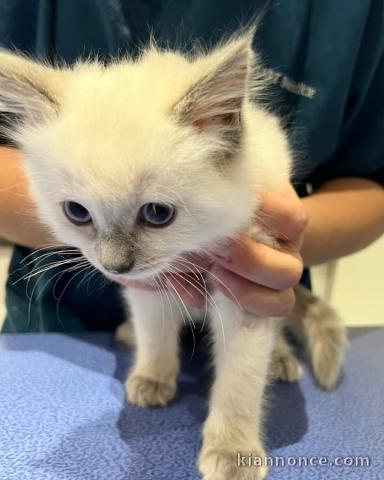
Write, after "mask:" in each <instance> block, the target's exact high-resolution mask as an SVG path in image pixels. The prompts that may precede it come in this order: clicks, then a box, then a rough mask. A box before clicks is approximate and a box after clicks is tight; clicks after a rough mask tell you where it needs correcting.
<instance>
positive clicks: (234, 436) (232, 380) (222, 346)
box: [199, 292, 275, 480]
mask: <svg viewBox="0 0 384 480" xmlns="http://www.w3.org/2000/svg"><path fill="white" fill-rule="evenodd" d="M214 297H215V300H216V303H217V304H218V307H219V309H220V315H219V314H218V313H217V312H214V311H213V312H211V316H212V322H211V323H212V331H213V337H214V358H215V368H216V379H215V382H214V385H213V387H212V392H211V401H210V406H209V415H208V418H207V420H206V422H205V425H204V429H203V445H202V449H201V453H200V457H199V469H200V472H201V473H202V475H203V480H262V479H263V478H265V476H266V475H267V468H266V466H265V461H264V458H265V453H264V448H263V444H262V440H261V432H260V430H261V422H262V413H263V412H262V408H263V394H264V388H265V384H266V381H267V374H268V369H269V361H270V356H271V353H272V348H273V333H274V328H275V326H274V322H275V320H273V319H266V320H264V319H251V318H247V315H248V314H246V313H245V312H244V311H242V310H241V309H240V308H239V307H238V306H237V305H235V304H234V303H232V302H231V301H230V300H228V299H226V298H225V297H224V296H222V295H221V294H220V293H218V292H216V293H215V294H214ZM247 320H248V321H249V322H248V324H247V325H248V326H247V325H246V322H247ZM250 456H251V457H252V459H255V462H256V465H255V464H252V465H244V464H243V459H244V458H247V459H248V458H250ZM258 462H260V464H259V465H257V463H258Z"/></svg>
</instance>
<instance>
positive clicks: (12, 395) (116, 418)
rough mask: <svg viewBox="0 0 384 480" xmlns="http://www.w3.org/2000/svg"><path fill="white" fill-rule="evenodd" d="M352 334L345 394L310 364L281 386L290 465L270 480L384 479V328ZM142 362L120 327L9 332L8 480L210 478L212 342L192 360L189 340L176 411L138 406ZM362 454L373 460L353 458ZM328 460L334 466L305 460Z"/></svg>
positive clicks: (0, 351) (1, 447)
mask: <svg viewBox="0 0 384 480" xmlns="http://www.w3.org/2000/svg"><path fill="white" fill-rule="evenodd" d="M351 335H352V337H353V338H352V339H351V346H350V348H349V350H348V354H347V360H346V365H345V371H344V376H343V379H342V381H341V384H340V386H339V388H338V389H337V390H336V391H335V392H333V393H325V392H321V391H319V390H318V389H316V388H315V387H314V386H313V383H312V379H311V376H310V375H309V374H308V372H307V371H305V374H304V378H303V379H302V381H301V382H300V384H292V385H286V384H276V385H273V386H272V387H271V388H270V389H269V393H268V397H269V409H268V419H267V421H266V425H265V434H266V441H267V445H268V450H269V453H270V454H271V456H272V459H273V458H275V462H278V460H277V458H276V457H279V458H280V457H282V458H283V460H284V459H285V462H286V465H285V466H282V465H281V464H280V465H278V466H275V467H273V468H272V470H271V473H270V477H269V478H270V480H278V479H284V480H291V479H292V480H293V479H294V480H301V479H305V480H308V479H311V480H317V479H326V480H340V479H344V478H348V479H356V480H362V479H364V480H370V479H372V480H373V479H375V480H376V479H377V480H379V479H384V375H383V365H384V350H383V345H384V329H371V330H365V331H360V330H356V331H351ZM130 361H131V358H130V354H129V353H128V352H127V351H126V350H125V349H124V347H122V346H119V345H117V344H116V343H115V342H114V341H113V339H112V336H111V335H110V334H90V335H78V336H66V335H59V334H42V335H40V334H30V335H3V336H0V422H1V423H0V479H1V480H59V479H60V480H70V479H73V480H75V479H76V480H127V479H133V480H147V479H155V480H172V479H176V480H198V478H199V476H198V473H197V471H196V468H195V461H196V457H197V453H198V450H199V446H200V429H201V424H202V422H203V420H204V418H205V416H206V413H207V392H208V384H209V376H210V374H209V371H207V367H206V358H205V353H204V342H203V341H200V342H199V345H198V347H197V350H196V352H195V354H194V356H193V358H192V359H191V349H190V346H189V345H187V348H186V351H185V353H184V360H183V368H182V374H181V376H180V381H179V395H178V397H177V399H176V401H175V402H174V403H173V404H172V405H170V406H169V407H166V408H156V409H152V410H142V409H139V408H136V407H134V406H131V405H127V404H126V402H125V399H124V389H123V384H122V382H123V379H124V377H125V373H126V370H127V369H128V367H129V365H130ZM356 456H358V457H369V463H370V466H366V464H367V462H368V461H367V460H366V459H362V460H361V461H362V463H363V466H357V465H351V466H350V465H349V464H350V463H355V460H354V459H351V458H350V457H356ZM299 457H301V458H302V460H300V459H299ZM303 457H306V459H307V460H304V459H303ZM320 457H324V458H325V460H323V461H324V462H326V463H327V465H323V466H319V465H313V466H301V467H299V466H298V464H299V462H300V461H301V462H305V461H307V462H308V461H309V460H308V459H309V458H315V460H313V461H315V462H317V463H318V459H319V458H320ZM336 457H343V459H342V460H340V459H338V460H336V461H337V462H339V461H341V462H342V463H344V464H343V465H342V466H336V465H335V464H333V465H332V462H333V463H335V459H336ZM345 457H348V458H345ZM280 461H282V460H280ZM359 462H360V460H358V461H357V463H359ZM288 463H289V465H288ZM245 468H247V467H245ZM250 468H254V467H250Z"/></svg>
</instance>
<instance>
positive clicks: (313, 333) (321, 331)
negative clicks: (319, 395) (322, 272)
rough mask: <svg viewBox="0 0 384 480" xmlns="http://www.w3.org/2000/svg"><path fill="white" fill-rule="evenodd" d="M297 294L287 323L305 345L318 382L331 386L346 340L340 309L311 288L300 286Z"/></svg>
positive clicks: (338, 374) (339, 365)
mask: <svg viewBox="0 0 384 480" xmlns="http://www.w3.org/2000/svg"><path fill="white" fill-rule="evenodd" d="M295 294H296V305H295V307H294V309H293V311H292V313H291V314H290V315H289V316H288V318H287V319H286V322H287V325H288V327H289V328H290V329H291V330H292V331H293V333H294V334H295V335H296V336H297V337H298V338H299V340H301V341H302V342H303V344H304V345H305V346H306V349H307V354H308V358H309V360H310V363H311V367H312V371H313V375H314V377H315V379H316V381H317V383H318V384H319V386H321V387H322V388H324V389H326V390H330V389H332V388H333V387H334V386H335V385H336V383H337V380H338V378H339V376H340V370H341V365H342V362H343V358H344V351H345V347H346V344H347V336H346V330H345V327H344V325H343V323H342V320H341V318H340V317H339V315H338V314H337V312H336V311H335V310H334V309H333V308H332V307H331V306H330V305H328V304H327V303H326V302H324V301H323V300H321V299H320V298H318V297H316V296H315V295H314V294H313V293H311V292H310V291H309V290H307V289H305V288H303V287H302V286H297V287H296V288H295Z"/></svg>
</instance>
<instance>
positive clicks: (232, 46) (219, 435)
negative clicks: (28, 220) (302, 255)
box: [0, 35, 339, 480]
mask: <svg viewBox="0 0 384 480" xmlns="http://www.w3.org/2000/svg"><path fill="white" fill-rule="evenodd" d="M250 42H251V38H250V36H249V35H245V36H240V37H238V38H235V37H234V38H232V39H230V40H229V41H228V42H226V43H223V44H222V45H220V46H219V47H217V48H216V49H215V50H213V51H212V52H209V53H208V52H206V53H201V54H200V55H197V56H194V57H191V56H189V57H188V56H184V55H181V54H180V53H177V52H169V51H160V50H158V49H157V48H156V47H155V46H151V47H150V48H149V49H147V50H145V51H144V52H143V54H142V56H141V57H140V58H139V59H138V60H137V61H130V60H125V61H122V62H118V63H115V64H112V65H109V66H107V67H104V66H102V65H101V64H99V63H97V62H93V63H79V64H77V65H76V66H75V67H74V68H66V69H62V70H54V69H52V68H49V67H47V66H44V67H43V66H40V65H37V64H34V63H32V62H30V61H29V60H27V59H23V58H19V57H16V56H13V55H10V54H8V53H6V52H1V53H0V110H2V111H4V112H11V113H13V114H16V115H17V120H18V121H17V122H16V123H13V124H11V125H10V126H9V128H8V129H7V130H6V131H5V133H6V134H8V135H9V136H10V137H11V138H12V139H13V141H14V142H16V143H17V145H19V147H20V148H21V149H22V151H23V157H24V165H25V168H26V171H27V173H28V175H29V179H30V182H31V187H32V190H33V194H34V196H35V199H36V202H37V205H38V209H39V213H40V216H41V219H42V220H43V221H44V222H45V223H46V224H47V225H48V226H49V227H50V228H51V229H52V231H53V232H54V233H55V234H56V236H57V237H58V238H59V239H60V241H61V242H63V243H65V244H68V245H74V246H76V247H78V248H79V249H80V250H81V251H82V253H83V254H84V256H85V257H86V258H87V259H88V260H89V261H90V262H91V263H92V264H93V265H94V266H96V268H98V269H100V270H101V271H102V272H104V273H106V274H108V272H106V270H105V268H104V264H105V262H106V261H107V260H110V259H111V258H112V259H114V260H116V258H120V257H121V258H123V257H124V255H125V249H128V247H129V249H130V251H132V250H133V251H134V254H135V266H134V268H133V269H132V271H130V272H129V273H127V274H126V277H127V278H140V279H143V278H151V279H154V281H156V282H160V281H161V275H160V276H159V272H165V271H169V269H170V264H172V265H175V264H177V263H178V262H179V267H184V268H188V269H189V268H193V267H191V266H190V265H188V264H185V261H184V260H181V257H180V256H181V255H182V254H184V253H185V252H191V251H192V252H204V250H205V249H206V248H207V247H209V246H212V245H214V244H215V243H216V242H217V241H220V240H222V239H224V238H229V237H233V236H234V235H236V234H238V233H240V232H247V233H248V234H250V235H251V236H252V237H253V238H255V239H257V240H259V241H263V242H266V243H271V244H272V243H274V240H273V239H272V238H270V237H268V236H267V235H265V234H264V233H263V231H262V229H261V228H260V227H259V226H257V225H255V221H254V216H255V212H256V211H257V208H258V204H259V200H258V192H259V191H261V190H274V191H279V190H280V189H281V188H282V187H283V186H284V184H285V183H286V182H288V181H289V176H290V171H291V154H290V151H289V147H288V142H287V139H286V135H285V134H284V132H283V130H282V129H281V127H280V126H279V122H278V120H277V119H276V118H275V117H274V116H273V115H271V114H270V113H268V112H267V111H266V110H264V109H263V108H261V107H260V106H259V105H258V104H257V103H251V102H250V99H249V98H250V95H251V94H252V95H256V97H257V94H258V92H259V91H260V88H261V87H262V86H263V85H262V82H260V80H258V79H257V75H254V72H255V71H256V72H257V68H258V65H257V60H256V59H255V56H254V54H253V53H252V50H251V46H250ZM67 200H71V201H76V202H78V203H81V204H82V205H84V206H85V207H86V208H87V209H88V210H89V211H90V212H91V214H92V217H93V225H91V226H86V227H84V226H83V227H78V226H75V225H73V224H71V223H69V222H68V220H67V219H66V218H65V216H64V214H63V212H62V208H61V205H62V203H63V202H64V201H67ZM146 202H159V203H166V204H167V203H171V204H173V205H174V206H176V208H177V217H176V220H175V221H174V222H173V223H172V224H171V225H170V226H169V227H167V228H163V229H149V228H143V227H140V226H139V225H138V224H137V220H136V219H137V211H138V209H139V208H140V206H141V205H143V204H144V203H146ZM175 275H177V274H175ZM124 297H125V298H126V299H127V301H128V302H129V304H130V307H131V309H132V322H133V325H134V331H135V337H136V343H137V351H136V361H135V364H134V367H133V369H132V371H131V372H130V376H129V378H128V379H127V382H126V390H127V396H128V399H129V400H130V401H131V402H133V403H136V404H137V405H140V406H143V407H146V406H151V405H165V404H166V403H168V402H169V401H170V400H172V398H173V397H174V395H175V393H176V378H177V373H178V371H179V360H178V334H179V330H180V327H181V325H182V321H183V318H182V317H183V316H184V317H185V316H186V315H184V313H185V312H184V311H183V308H184V306H182V305H181V304H180V301H179V298H178V296H177V294H176V293H175V292H173V291H172V289H171V290H170V291H169V292H168V293H167V292H164V293H158V292H152V291H145V290H139V289H135V288H128V289H125V290H124ZM209 311H210V328H211V330H212V337H213V341H214V346H213V355H214V363H215V369H216V376H215V382H214V385H213V387H212V393H211V401H210V408H209V415H208V418H207V420H206V422H205V425H204V429H203V446H202V450H201V453H200V457H199V469H200V472H201V474H202V476H203V479H204V480H236V479H252V480H256V479H261V478H264V476H265V475H266V470H265V469H255V468H252V469H244V468H237V464H236V458H237V453H238V452H241V453H243V454H248V453H250V452H253V453H254V454H255V455H260V456H263V455H264V449H263V443H262V435H261V423H262V418H263V392H264V388H265V385H266V382H267V378H268V371H269V368H270V361H271V358H272V351H273V348H274V335H275V326H276V320H275V319H268V318H266V319H258V320H257V321H254V320H252V318H249V317H250V314H248V313H246V312H245V311H243V309H242V308H241V307H239V306H238V305H237V304H236V302H233V301H230V300H229V299H227V298H226V297H224V296H223V295H222V294H220V293H218V292H214V293H213V296H212V298H210V299H209ZM276 345H277V350H276V351H277V353H276V354H275V357H274V358H276V359H278V362H280V367H281V366H282V368H283V370H284V365H285V359H286V358H289V359H290V360H292V358H293V359H294V357H293V355H292V357H290V355H289V353H290V351H289V350H287V349H288V347H287V345H286V342H285V341H284V340H283V337H282V335H281V331H280V329H278V341H277V343H276ZM279 346H280V347H281V348H280V347H279ZM279 352H280V353H279ZM287 352H288V354H287ZM315 358H316V360H315V361H316V362H319V361H320V360H319V359H318V358H319V357H318V355H317V356H316V357H315ZM330 362H331V363H332V359H330ZM328 363H329V362H328ZM338 367H339V365H338ZM336 373H338V368H337V369H336ZM277 376H279V377H284V374H280V375H277ZM295 378H297V376H296V377H295ZM288 379H291V380H292V378H288ZM332 382H334V378H333V377H332ZM327 386H331V385H327Z"/></svg>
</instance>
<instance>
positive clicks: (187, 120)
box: [173, 35, 253, 145]
mask: <svg viewBox="0 0 384 480" xmlns="http://www.w3.org/2000/svg"><path fill="white" fill-rule="evenodd" d="M251 43H252V37H251V35H246V36H243V37H240V38H239V39H236V40H232V41H230V42H228V43H227V44H226V45H224V46H223V47H221V48H218V49H216V50H215V51H213V53H212V54H210V55H209V56H208V57H207V58H204V59H203V60H197V62H199V61H204V62H206V65H207V69H208V72H207V74H206V75H205V76H204V77H203V78H201V79H199V80H198V81H197V83H195V85H193V86H192V87H191V88H190V89H189V91H188V92H187V93H186V95H184V96H183V98H182V99H181V100H179V101H178V102H177V104H176V105H175V106H174V108H173V112H174V114H175V115H176V119H177V121H178V122H179V123H182V124H184V125H190V126H195V127H196V128H197V129H200V130H201V131H208V130H209V131H210V132H213V133H216V134H217V135H219V136H221V137H223V139H225V140H227V141H228V142H229V144H232V145H237V144H238V143H239V140H240V136H241V118H240V117H241V109H242V105H243V102H244V99H245V97H246V96H247V94H248V88H249V75H250V70H251V65H252V60H253V52H252V46H251Z"/></svg>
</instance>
